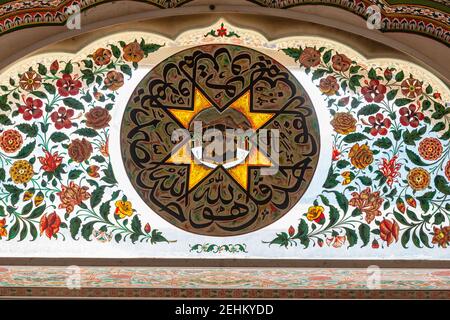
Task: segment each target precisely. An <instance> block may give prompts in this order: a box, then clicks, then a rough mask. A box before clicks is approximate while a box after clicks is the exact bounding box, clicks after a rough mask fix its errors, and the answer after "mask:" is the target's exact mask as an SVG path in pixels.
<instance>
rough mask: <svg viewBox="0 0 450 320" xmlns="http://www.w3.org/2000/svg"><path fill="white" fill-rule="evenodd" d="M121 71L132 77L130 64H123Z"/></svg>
mask: <svg viewBox="0 0 450 320" xmlns="http://www.w3.org/2000/svg"><path fill="white" fill-rule="evenodd" d="M120 71H122V72H123V73H125V74H126V75H128V76H129V77H131V74H132V71H131V68H130V66H129V65H127V64H123V65H121V66H120Z"/></svg>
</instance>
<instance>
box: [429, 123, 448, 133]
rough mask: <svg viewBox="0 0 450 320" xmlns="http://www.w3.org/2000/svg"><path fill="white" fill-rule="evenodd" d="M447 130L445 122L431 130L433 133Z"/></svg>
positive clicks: (437, 124)
mask: <svg viewBox="0 0 450 320" xmlns="http://www.w3.org/2000/svg"><path fill="white" fill-rule="evenodd" d="M444 129H445V123H444V122H438V123H436V124H435V125H434V126H433V129H431V131H432V132H438V131H441V130H444Z"/></svg>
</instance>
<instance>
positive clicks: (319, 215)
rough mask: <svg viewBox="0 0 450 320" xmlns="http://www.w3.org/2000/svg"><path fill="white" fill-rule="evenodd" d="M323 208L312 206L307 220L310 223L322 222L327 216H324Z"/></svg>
mask: <svg viewBox="0 0 450 320" xmlns="http://www.w3.org/2000/svg"><path fill="white" fill-rule="evenodd" d="M323 211H324V209H323V207H322V206H312V207H309V208H308V213H307V214H306V219H308V220H309V221H313V220H314V221H316V222H320V221H321V220H322V219H323V218H324V217H325V216H324V214H323Z"/></svg>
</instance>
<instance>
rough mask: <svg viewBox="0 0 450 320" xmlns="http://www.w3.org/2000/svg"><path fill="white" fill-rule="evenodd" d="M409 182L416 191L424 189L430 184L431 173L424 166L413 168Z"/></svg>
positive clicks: (408, 177)
mask: <svg viewBox="0 0 450 320" xmlns="http://www.w3.org/2000/svg"><path fill="white" fill-rule="evenodd" d="M407 179H408V184H409V186H410V187H411V188H413V189H414V190H416V191H420V190H423V189H425V188H427V187H428V186H429V185H430V180H431V177H430V174H429V172H428V171H427V170H425V169H423V168H414V169H411V170H410V171H409V173H408V176H407Z"/></svg>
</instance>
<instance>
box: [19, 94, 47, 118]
mask: <svg viewBox="0 0 450 320" xmlns="http://www.w3.org/2000/svg"><path fill="white" fill-rule="evenodd" d="M24 102H25V105H22V106H20V107H19V110H18V111H19V113H20V114H22V115H23V119H24V120H25V121H29V120H31V119H39V118H40V117H42V115H43V111H42V101H41V100H39V99H33V98H31V97H28V98H27V99H26V100H24Z"/></svg>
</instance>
